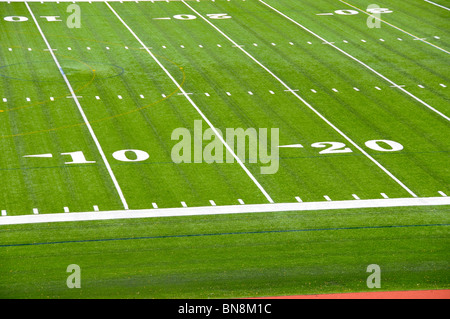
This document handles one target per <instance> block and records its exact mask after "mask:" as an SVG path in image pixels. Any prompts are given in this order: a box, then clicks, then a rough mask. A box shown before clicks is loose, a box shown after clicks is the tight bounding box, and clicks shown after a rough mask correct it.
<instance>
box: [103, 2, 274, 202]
mask: <svg viewBox="0 0 450 319" xmlns="http://www.w3.org/2000/svg"><path fill="white" fill-rule="evenodd" d="M105 4H106V5H107V6H108V7H109V9H110V10H111V11H112V12H113V13H114V15H115V16H116V17H117V19H119V21H120V22H122V24H123V25H124V26H125V28H127V29H128V31H129V32H130V33H131V34H132V35H133V36H134V38H135V39H136V40H137V41H138V42H139V43H140V44H141V45H142V46H143V47H145V44H144V42H142V40H141V39H140V38H139V37H138V36H137V35H136V33H135V32H134V31H133V30H132V29H131V28H130V27H129V26H128V25H127V24H126V23H125V21H124V20H123V19H122V18H121V17H120V16H119V14H118V13H117V12H116V11H115V10H114V8H113V7H112V6H111V5H110V4H109V3H108V2H105ZM234 44H236V45H237V43H234ZM239 49H240V50H243V49H242V48H239ZM146 51H147V53H148V54H149V55H150V56H151V57H152V59H153V60H154V61H155V62H156V63H157V64H158V65H159V67H160V68H161V69H162V70H163V71H164V73H166V75H167V76H168V77H169V78H170V79H171V80H172V82H173V83H174V84H175V85H176V87H177V88H178V89H179V90H180V91H181V92H182V93H185V94H184V96H185V98H186V99H187V100H188V101H189V103H191V105H192V106H193V107H194V109H195V110H196V111H197V113H198V114H200V116H201V117H202V118H203V120H204V121H205V122H206V123H207V124H208V126H209V127H210V128H211V129H212V131H213V132H214V134H215V135H216V136H217V138H218V139H219V140H220V141H221V142H222V144H223V145H224V146H225V148H226V149H227V150H228V152H230V154H231V155H232V156H233V157H234V159H235V160H236V161H237V163H238V164H239V165H240V166H241V168H242V169H243V170H244V171H245V173H246V174H247V175H248V177H250V179H251V180H252V181H253V183H254V184H255V185H256V186H257V187H258V188H259V190H260V191H261V192H262V193H263V194H264V196H265V197H266V199H267V200H268V201H269V203H273V200H272V198H271V197H270V195H269V194H268V193H267V192H266V190H265V189H264V188H263V187H262V185H261V184H260V183H259V182H258V180H257V179H256V178H255V176H253V174H252V173H251V172H250V171H249V170H248V168H247V167H246V166H245V165H244V163H243V162H242V161H241V159H240V158H239V157H238V156H237V155H236V153H235V152H234V150H233V149H231V147H230V146H229V145H228V144H227V142H226V141H225V140H224V139H223V137H222V135H221V134H219V132H218V131H217V129H216V127H215V126H214V125H213V124H212V123H211V121H210V120H209V119H208V118H207V117H206V115H205V114H203V112H202V111H201V110H200V108H199V107H198V106H197V104H195V102H194V101H193V100H192V99H191V97H190V96H189V95H187V94H186V91H185V90H184V88H183V87H182V86H181V85H180V84H179V83H178V82H177V80H175V78H174V77H173V76H172V74H170V72H169V71H168V70H167V69H166V67H165V66H164V65H163V64H162V63H161V62H160V61H159V60H158V59H157V58H156V56H155V55H154V54H153V52H152V51H150V50H149V49H146Z"/></svg>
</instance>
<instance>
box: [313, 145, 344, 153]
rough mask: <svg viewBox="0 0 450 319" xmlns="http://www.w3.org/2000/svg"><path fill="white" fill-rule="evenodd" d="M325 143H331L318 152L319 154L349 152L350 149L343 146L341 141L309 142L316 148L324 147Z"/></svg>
mask: <svg viewBox="0 0 450 319" xmlns="http://www.w3.org/2000/svg"><path fill="white" fill-rule="evenodd" d="M327 145H331V146H330V147H328V148H327V149H325V150H323V151H321V152H319V154H333V153H351V152H352V150H351V149H350V148H348V147H345V144H344V143H341V142H318V143H313V144H311V147H316V148H324V147H327Z"/></svg>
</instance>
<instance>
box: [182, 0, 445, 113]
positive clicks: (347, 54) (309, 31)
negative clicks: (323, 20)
mask: <svg viewBox="0 0 450 319" xmlns="http://www.w3.org/2000/svg"><path fill="white" fill-rule="evenodd" d="M258 1H259V2H261V3H262V4H264V5H265V6H267V7H268V8H270V9H272V10H273V11H275V12H277V13H278V14H280V15H281V16H283V17H285V18H286V19H288V20H289V21H291V22H292V23H294V24H296V25H297V26H299V27H300V28H302V29H303V30H305V31H307V32H308V33H310V34H312V35H314V36H315V37H316V38H318V39H320V40H322V41H326V40H325V39H324V38H322V37H321V36H319V35H318V34H316V33H314V32H313V31H311V30H309V29H308V28H306V27H305V26H303V25H301V24H300V23H298V22H297V21H295V20H294V19H292V18H290V17H288V16H287V15H285V14H284V13H282V12H280V11H278V10H277V9H275V8H274V7H272V6H270V5H268V4H267V3H265V2H264V1H262V0H258ZM339 1H341V2H342V0H339ZM182 2H184V1H182ZM364 12H365V11H364ZM329 45H330V46H331V47H333V48H334V49H336V50H338V51H339V52H341V53H342V54H344V55H346V56H347V57H349V58H350V59H352V60H353V61H355V62H358V63H359V64H361V65H362V66H364V67H365V68H367V69H368V70H370V71H371V72H373V73H375V74H376V75H378V76H379V77H380V78H382V79H384V80H385V81H387V82H389V83H390V84H391V85H397V84H396V83H395V82H394V81H392V80H390V79H388V78H387V77H385V76H384V75H382V74H381V73H379V72H378V71H376V70H375V69H373V68H372V67H370V66H368V65H367V64H365V63H364V62H362V61H360V60H358V59H357V58H355V57H354V56H353V55H351V54H349V53H347V52H346V51H344V50H342V49H340V48H338V47H337V46H335V45H334V44H329ZM449 53H450V52H449ZM399 89H400V90H401V91H402V92H404V93H405V94H407V95H409V96H410V97H412V98H413V99H414V100H416V101H417V102H419V103H421V104H423V105H424V106H426V107H427V108H429V109H430V110H432V111H433V112H435V113H436V114H439V115H440V116H442V117H443V118H444V119H446V120H447V121H450V117H448V116H446V115H445V114H443V113H442V112H440V111H438V110H437V109H435V108H434V107H432V106H431V105H429V104H428V103H425V102H424V101H422V100H421V99H419V98H418V97H417V96H415V95H414V94H412V93H410V92H409V91H407V90H405V89H404V88H401V87H400V88H399Z"/></svg>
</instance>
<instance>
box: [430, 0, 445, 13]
mask: <svg viewBox="0 0 450 319" xmlns="http://www.w3.org/2000/svg"><path fill="white" fill-rule="evenodd" d="M423 1H425V2H428V3H431V4H434V5H435V6H437V7H440V8H442V9H445V10H448V11H450V9H449V8H447V7H444V6H443V5H440V4H437V3H436V2H433V1H430V0H423Z"/></svg>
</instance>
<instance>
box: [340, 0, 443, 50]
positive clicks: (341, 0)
mask: <svg viewBox="0 0 450 319" xmlns="http://www.w3.org/2000/svg"><path fill="white" fill-rule="evenodd" d="M339 1H340V2H342V3H345V4H346V5H348V6H350V7H352V8H354V9H356V10H358V11H360V12H362V13H365V14H367V15H368V16H371V17H373V18H375V19H377V20H379V21H381V22H384V23H386V24H387V25H389V26H391V27H393V28H394V29H397V30H399V31H401V32H403V33H406V34H407V35H409V36H411V37H413V38H415V39H416V40H420V41H421V42H423V43H426V44H428V45H431V46H432V47H434V48H436V49H438V50H441V51H442V52H445V53H447V54H450V52H448V51H447V50H444V49H443V48H441V47H438V46H437V45H435V44H433V43H430V42H428V41H425V40H424V39H421V38H419V37H417V36H415V35H414V34H411V33H409V32H408V31H405V30H403V29H401V28H399V27H397V26H395V25H393V24H392V23H389V22H387V21H384V20H383V19H381V18H379V17H377V16H374V15H372V14H371V13H369V12H367V11H364V10H362V9H360V8H358V7H356V6H354V5H352V4H350V3H348V2H345V1H343V0H339ZM400 41H401V40H400Z"/></svg>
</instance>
